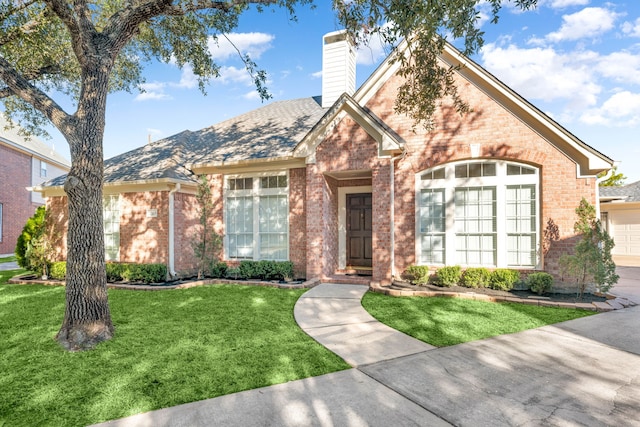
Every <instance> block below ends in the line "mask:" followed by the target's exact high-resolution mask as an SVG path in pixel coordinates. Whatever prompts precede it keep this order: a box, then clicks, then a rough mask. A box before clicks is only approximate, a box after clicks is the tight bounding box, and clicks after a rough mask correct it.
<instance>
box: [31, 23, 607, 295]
mask: <svg viewBox="0 0 640 427" xmlns="http://www.w3.org/2000/svg"><path fill="white" fill-rule="evenodd" d="M323 41H324V43H323V88H322V92H323V93H322V96H321V97H310V98H303V99H296V100H290V101H281V102H274V103H271V104H269V105H267V106H264V107H262V108H259V109H257V110H254V111H251V112H248V113H246V114H243V115H240V116H238V117H235V118H233V119H230V120H226V121H224V122H221V123H219V124H217V125H214V126H211V127H209V128H206V129H202V130H199V131H196V132H191V131H185V132H182V133H180V134H177V135H174V136H172V137H169V138H166V139H164V140H161V141H157V142H154V143H151V144H149V145H147V146H145V147H141V148H139V149H136V150H133V151H130V152H128V153H124V154H122V155H120V156H116V157H114V158H112V159H109V160H107V161H106V162H105V174H106V177H105V186H104V194H105V238H106V242H107V249H106V252H107V259H114V260H119V261H135V262H161V263H166V264H167V265H168V266H169V270H170V272H171V274H176V275H180V274H189V273H190V272H192V271H193V268H194V261H193V250H192V248H191V243H190V242H191V241H192V239H193V236H194V235H197V229H198V225H197V224H198V221H197V203H196V201H195V196H194V194H195V192H196V182H197V179H196V177H197V176H199V175H201V174H205V175H206V176H207V177H208V180H209V183H210V185H211V189H212V193H213V198H214V202H215V206H216V211H215V215H214V218H213V221H214V223H215V229H216V231H217V232H218V233H220V234H221V235H223V236H224V245H223V246H224V250H223V255H222V257H223V259H224V260H226V261H229V262H232V263H233V262H237V261H240V260H243V259H272V260H291V261H292V262H293V263H294V265H295V269H296V272H297V274H298V275H299V276H301V277H306V278H308V279H310V278H320V279H321V280H323V281H332V280H336V279H340V280H345V279H346V278H345V276H341V277H336V276H337V275H343V274H345V273H353V272H358V273H366V274H370V275H371V277H370V279H371V280H375V281H379V282H383V283H384V282H388V281H389V280H390V279H391V278H392V277H394V276H398V275H400V274H401V273H402V272H403V271H404V269H405V268H406V267H407V266H409V265H411V264H422V265H429V266H433V267H437V266H442V265H456V264H457V265H462V266H487V267H490V268H497V267H506V268H514V269H519V270H523V271H533V270H545V271H548V272H550V273H552V274H556V275H557V273H558V265H557V260H558V258H559V256H560V255H561V254H562V253H564V252H566V251H567V250H569V249H570V248H571V246H572V244H573V243H572V238H573V237H574V236H573V224H574V222H575V208H576V207H577V206H578V204H579V202H580V200H581V198H582V197H585V198H586V199H587V200H588V201H589V202H590V203H592V204H597V183H596V174H597V173H599V172H601V171H604V170H608V169H610V168H611V167H612V164H613V161H612V160H611V159H609V158H608V157H606V156H605V155H603V154H601V153H599V152H598V151H596V150H594V149H593V148H591V147H589V146H588V145H586V144H585V143H584V142H582V141H580V140H579V139H577V138H576V137H575V136H573V135H572V134H571V133H569V132H568V131H567V130H565V129H564V128H562V127H561V126H560V125H559V124H558V123H556V122H554V121H553V120H551V119H550V118H549V117H547V116H546V115H544V114H543V113H542V112H541V111H539V110H538V109H536V108H535V107H534V106H532V105H531V104H530V103H528V102H527V101H526V100H524V99H523V98H522V97H520V96H519V95H518V94H516V93H515V92H513V91H512V90H511V89H509V88H508V87H506V86H505V85H504V84H503V83H501V82H500V81H499V80H497V79H496V78H495V77H494V76H492V75H491V74H489V73H488V72H487V71H486V70H484V69H482V68H481V67H480V66H478V65H477V64H475V63H474V62H472V61H470V60H469V59H468V58H466V57H464V56H462V55H461V54H460V53H459V52H458V51H457V50H455V49H454V48H453V47H452V46H450V45H447V46H446V48H445V50H444V52H443V54H442V55H441V60H442V62H443V64H444V65H445V66H449V65H454V66H455V65H464V66H463V67H462V68H461V69H460V70H459V71H458V72H457V77H456V80H457V85H458V88H459V91H460V93H461V94H462V95H463V98H464V99H465V100H466V101H467V102H468V103H469V104H470V106H471V107H472V109H473V112H471V113H469V114H467V115H465V116H460V115H459V114H458V113H456V112H455V109H454V108H453V107H452V106H451V104H450V103H449V102H448V100H442V103H441V105H440V107H439V109H438V111H437V114H436V117H435V130H434V131H431V132H426V131H424V130H422V129H421V128H420V127H417V128H416V129H415V131H414V129H413V123H412V121H411V120H410V119H409V118H407V117H405V116H403V115H398V114H397V113H395V111H394V107H393V105H394V101H395V98H396V93H397V88H398V86H399V85H400V83H401V80H400V77H399V76H398V75H397V68H398V65H397V64H394V63H393V62H392V61H390V60H389V59H387V60H386V61H385V62H383V63H382V64H381V65H380V67H378V69H377V70H376V71H375V72H374V73H373V74H372V75H371V76H370V77H369V79H368V80H367V81H366V82H365V83H364V84H363V85H362V86H361V87H360V88H359V89H358V90H357V91H356V90H355V54H354V49H353V47H352V46H351V45H350V44H349V43H348V42H347V40H346V39H345V37H344V35H343V33H341V32H336V33H330V34H328V35H326V36H325V37H324V40H323ZM62 183H63V180H60V179H59V180H54V181H52V182H50V183H49V184H48V185H47V186H46V187H44V188H42V191H43V193H44V195H45V196H46V197H47V198H48V201H49V206H50V207H51V208H52V209H53V210H54V211H55V212H56V213H57V215H58V217H59V222H60V224H63V223H64V221H65V219H64V216H65V213H64V212H65V199H64V193H63V191H62ZM548 228H551V229H554V230H557V233H548V232H545V230H547V229H548ZM547 231H548V230H547ZM551 235H552V236H553V238H550V237H549V236H551Z"/></svg>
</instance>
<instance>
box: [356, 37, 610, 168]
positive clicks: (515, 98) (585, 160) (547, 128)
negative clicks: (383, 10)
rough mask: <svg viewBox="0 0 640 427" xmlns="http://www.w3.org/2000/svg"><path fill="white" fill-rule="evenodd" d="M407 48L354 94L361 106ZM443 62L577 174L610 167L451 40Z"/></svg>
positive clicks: (402, 46)
mask: <svg viewBox="0 0 640 427" xmlns="http://www.w3.org/2000/svg"><path fill="white" fill-rule="evenodd" d="M406 48H407V44H406V42H403V43H401V44H400V45H399V46H398V47H397V48H396V49H397V50H396V51H395V52H393V53H391V54H390V55H389V56H388V57H387V58H386V59H385V60H384V61H383V62H382V63H381V64H380V66H379V67H378V68H377V69H376V70H375V71H374V72H373V73H372V75H371V76H370V77H369V78H368V79H367V81H366V82H365V83H364V84H363V85H362V86H361V87H360V88H359V89H358V91H357V92H356V93H355V94H354V96H353V99H354V100H355V102H357V103H359V104H360V105H365V104H367V102H368V101H369V100H371V99H372V98H373V97H374V96H375V94H376V93H377V92H378V90H380V88H381V87H382V86H383V85H384V84H385V83H386V82H387V81H388V80H389V79H390V78H391V77H392V76H393V75H394V74H395V73H396V72H397V71H398V69H399V68H400V64H399V62H398V61H395V60H394V57H395V55H398V54H400V55H402V54H404V51H405V50H406ZM440 60H441V61H442V63H443V65H445V66H450V67H454V68H456V69H457V73H458V74H459V75H460V76H461V77H463V78H464V79H466V80H467V81H469V82H470V83H471V84H472V85H474V86H475V87H476V88H478V89H479V90H481V91H482V92H483V93H485V94H486V95H487V96H489V97H490V98H491V99H493V100H494V101H495V102H496V103H498V104H499V105H501V106H502V107H503V108H505V109H506V110H507V111H509V112H511V114H513V115H514V116H515V117H517V118H518V119H519V120H520V121H522V122H523V123H524V124H526V125H527V126H528V127H529V128H531V129H532V130H533V131H535V132H536V133H538V135H540V136H541V137H542V138H544V139H545V140H546V141H547V142H549V143H550V144H552V145H553V146H555V147H556V148H557V149H558V150H560V151H561V152H562V153H564V154H565V155H566V156H567V157H568V158H570V159H571V160H572V161H573V162H574V163H576V165H577V168H578V175H581V176H595V175H596V174H598V173H600V172H602V171H604V170H608V169H610V168H611V167H612V166H613V163H614V162H613V160H612V159H610V158H609V157H607V156H606V155H604V154H602V153H600V152H599V151H597V150H595V149H594V148H593V147H590V146H589V145H587V144H586V143H584V142H583V141H581V140H580V139H578V138H577V137H576V136H575V135H573V134H571V133H570V132H569V131H568V130H567V129H565V128H564V127H562V126H561V125H560V124H558V123H557V122H555V121H554V120H553V119H551V118H550V117H549V116H547V115H546V114H544V113H543V112H542V111H540V110H539V109H538V108H536V107H535V106H534V105H533V104H531V103H530V102H529V101H527V100H526V99H524V98H523V97H522V96H520V95H519V94H517V93H516V92H515V91H513V90H512V89H511V88H509V87H508V86H507V85H505V84H504V83H502V82H501V81H500V80H499V79H497V78H496V77H495V76H493V75H492V74H491V73H489V72H488V71H487V70H485V69H484V68H482V67H481V66H480V65H478V64H477V63H475V62H474V61H472V60H471V59H469V58H467V57H466V56H464V55H463V54H462V53H461V52H460V51H458V50H457V49H456V48H455V47H454V46H453V45H451V44H450V43H445V46H444V50H443V52H442V53H441V55H440Z"/></svg>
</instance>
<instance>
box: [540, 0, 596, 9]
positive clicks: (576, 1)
mask: <svg viewBox="0 0 640 427" xmlns="http://www.w3.org/2000/svg"><path fill="white" fill-rule="evenodd" d="M544 4H546V5H548V6H549V7H550V8H552V9H564V8H566V7H570V6H585V5H587V4H589V0H549V1H546V2H544Z"/></svg>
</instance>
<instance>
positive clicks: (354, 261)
mask: <svg viewBox="0 0 640 427" xmlns="http://www.w3.org/2000/svg"><path fill="white" fill-rule="evenodd" d="M371 214H372V209H371V193H361V194H347V266H348V267H371V265H372V264H371V259H372V252H373V245H372V239H371V230H372V227H371Z"/></svg>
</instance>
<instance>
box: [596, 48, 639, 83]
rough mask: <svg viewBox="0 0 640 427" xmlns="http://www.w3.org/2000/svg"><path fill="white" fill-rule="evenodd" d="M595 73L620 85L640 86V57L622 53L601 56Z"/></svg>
mask: <svg viewBox="0 0 640 427" xmlns="http://www.w3.org/2000/svg"><path fill="white" fill-rule="evenodd" d="M597 71H598V73H600V74H601V75H602V76H604V77H607V78H609V79H612V80H615V81H617V82H620V83H624V84H629V83H631V84H640V55H637V54H632V53H629V52H625V51H622V52H614V53H611V54H609V55H606V56H602V57H600V58H599V61H598V63H597Z"/></svg>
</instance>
